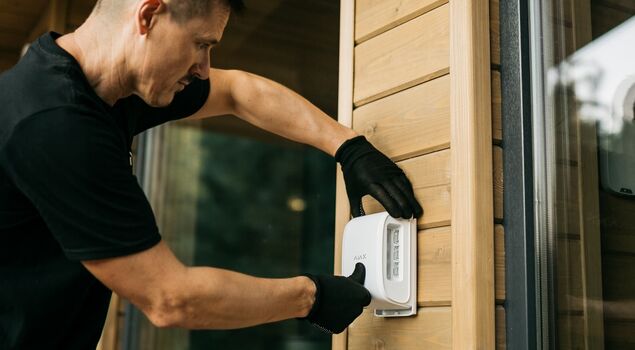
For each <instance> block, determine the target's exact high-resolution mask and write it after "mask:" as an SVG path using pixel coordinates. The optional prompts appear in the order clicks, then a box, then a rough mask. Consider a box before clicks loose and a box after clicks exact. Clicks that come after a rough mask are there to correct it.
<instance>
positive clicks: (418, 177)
mask: <svg viewBox="0 0 635 350" xmlns="http://www.w3.org/2000/svg"><path fill="white" fill-rule="evenodd" d="M397 164H398V165H399V166H400V167H401V169H403V171H404V172H405V173H406V175H407V176H408V178H409V179H410V181H411V182H412V187H413V189H414V192H415V196H416V197H417V199H418V200H419V202H420V203H421V206H422V207H423V210H424V214H423V217H422V218H421V219H420V220H419V221H418V223H417V226H418V227H419V228H431V227H440V226H448V225H449V224H450V152H449V150H443V151H439V152H434V153H430V154H426V155H424V156H420V157H416V158H411V159H407V160H404V161H401V162H398V163H397ZM362 203H363V205H364V209H365V211H366V213H367V214H371V213H376V212H380V211H384V209H383V207H382V206H381V205H380V204H379V202H377V201H376V200H375V199H374V198H371V197H370V196H366V197H364V198H363V200H362Z"/></svg>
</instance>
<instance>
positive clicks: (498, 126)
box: [492, 70, 503, 145]
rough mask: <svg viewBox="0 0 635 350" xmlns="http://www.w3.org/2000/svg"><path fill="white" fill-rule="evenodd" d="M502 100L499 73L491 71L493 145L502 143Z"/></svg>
mask: <svg viewBox="0 0 635 350" xmlns="http://www.w3.org/2000/svg"><path fill="white" fill-rule="evenodd" d="M502 102H503V98H502V96H501V73H500V72H499V71H497V70H493V71H492V138H493V139H494V144H497V145H500V144H501V143H502V142H503V111H502Z"/></svg>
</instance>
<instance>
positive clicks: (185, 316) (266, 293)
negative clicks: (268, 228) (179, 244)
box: [149, 267, 315, 329]
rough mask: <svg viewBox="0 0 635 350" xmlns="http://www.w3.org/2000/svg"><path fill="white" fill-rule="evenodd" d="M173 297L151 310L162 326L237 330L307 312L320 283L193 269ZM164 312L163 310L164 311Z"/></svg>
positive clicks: (174, 289) (172, 290) (171, 291)
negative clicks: (316, 284)
mask: <svg viewBox="0 0 635 350" xmlns="http://www.w3.org/2000/svg"><path fill="white" fill-rule="evenodd" d="M168 295H169V297H168V298H166V301H164V302H162V305H161V306H160V307H159V308H158V309H157V310H152V311H149V313H150V314H153V315H154V316H156V317H157V319H158V322H156V323H159V324H160V325H163V326H170V327H183V328H188V329H232V328H242V327H249V326H254V325H257V324H262V323H269V322H275V321H280V320H285V319H289V318H296V317H303V316H306V314H308V312H309V310H310V309H311V306H312V305H313V302H314V298H315V285H314V283H313V282H312V281H311V280H310V279H308V278H306V277H295V278H285V279H266V278H257V277H253V276H248V275H245V274H241V273H238V272H233V271H228V270H223V269H217V268H209V267H192V268H188V269H187V272H186V273H185V275H184V276H183V278H182V280H181V281H180V283H178V284H174V285H172V286H171V287H169V292H168ZM161 313H163V315H161Z"/></svg>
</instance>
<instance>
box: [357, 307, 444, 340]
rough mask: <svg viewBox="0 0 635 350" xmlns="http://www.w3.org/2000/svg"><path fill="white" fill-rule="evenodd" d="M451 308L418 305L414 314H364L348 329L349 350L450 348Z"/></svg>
mask: <svg viewBox="0 0 635 350" xmlns="http://www.w3.org/2000/svg"><path fill="white" fill-rule="evenodd" d="M451 317H452V312H451V308H450V307H425V308H420V309H419V310H418V312H417V315H416V316H414V317H397V318H384V317H375V316H374V315H373V314H372V310H369V309H367V310H364V313H363V314H362V315H361V316H360V317H359V318H358V319H357V320H355V322H353V323H352V324H351V325H350V327H349V328H348V334H349V337H348V350H369V349H386V350H388V349H398V350H415V349H416V350H419V349H427V350H435V349H451V348H452V344H451V342H452V335H451V328H452V327H451V326H452V324H451V322H452V321H451Z"/></svg>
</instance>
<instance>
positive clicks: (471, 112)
mask: <svg viewBox="0 0 635 350" xmlns="http://www.w3.org/2000/svg"><path fill="white" fill-rule="evenodd" d="M449 5H450V17H451V19H452V21H451V22H452V23H451V29H450V42H451V48H450V70H451V72H452V73H451V82H450V89H451V97H450V106H451V107H450V108H451V110H450V113H451V116H452V117H451V118H452V120H451V129H450V130H451V137H450V144H451V150H452V180H451V186H452V216H451V221H452V286H453V288H452V343H453V346H454V347H455V348H456V349H494V348H495V346H496V345H495V343H496V341H495V334H496V331H495V317H494V314H495V284H494V282H495V281H494V280H495V276H494V275H495V273H494V235H493V234H492V233H493V232H494V220H493V217H494V210H493V209H494V203H493V197H494V195H493V183H494V179H493V176H492V173H493V168H494V165H493V161H492V154H493V150H492V113H491V107H492V98H491V59H490V48H489V42H490V25H489V23H490V22H489V1H470V0H468V1H451V2H450V3H449Z"/></svg>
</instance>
